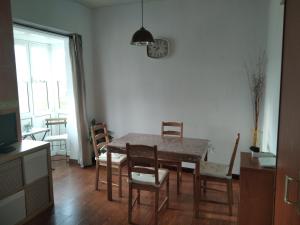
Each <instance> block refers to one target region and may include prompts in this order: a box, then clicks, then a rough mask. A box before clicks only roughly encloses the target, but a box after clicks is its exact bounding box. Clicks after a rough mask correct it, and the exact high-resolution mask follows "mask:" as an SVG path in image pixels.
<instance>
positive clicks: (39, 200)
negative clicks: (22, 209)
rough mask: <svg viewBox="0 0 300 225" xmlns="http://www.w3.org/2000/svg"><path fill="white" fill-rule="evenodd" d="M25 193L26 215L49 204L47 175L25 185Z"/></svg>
mask: <svg viewBox="0 0 300 225" xmlns="http://www.w3.org/2000/svg"><path fill="white" fill-rule="evenodd" d="M25 194H26V209H27V215H28V216H29V215H31V214H33V213H35V212H37V211H39V210H42V209H44V208H46V207H47V206H49V202H50V197H49V181H48V177H44V178H41V179H39V180H38V181H36V182H34V183H32V184H30V185H29V186H27V188H26V190H25Z"/></svg>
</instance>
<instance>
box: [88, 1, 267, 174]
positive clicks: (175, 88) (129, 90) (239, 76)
mask: <svg viewBox="0 0 300 225" xmlns="http://www.w3.org/2000/svg"><path fill="white" fill-rule="evenodd" d="M268 2H269V1H268V0H263V1H262V0H251V1H250V0H226V1H223V0H186V1H182V0H164V1H161V2H147V3H145V7H144V9H145V10H144V12H145V27H146V28H147V29H148V30H150V31H151V32H152V33H153V35H154V36H156V37H158V36H159V37H165V38H168V39H169V40H170V42H171V54H170V56H169V57H167V58H163V59H156V60H155V59H150V58H147V56H146V49H145V48H143V47H136V46H131V45H129V43H130V39H131V36H132V34H133V33H134V32H135V31H136V30H137V29H138V28H139V27H140V21H141V19H140V5H139V4H129V5H120V6H113V7H104V8H99V9H97V10H94V11H93V29H94V31H95V35H94V36H93V38H94V43H95V46H94V48H95V52H94V66H95V67H94V70H95V74H96V75H97V78H96V80H95V84H96V85H97V86H98V88H97V91H96V96H97V98H98V99H97V101H98V102H97V105H96V112H97V117H96V118H97V119H98V120H102V121H106V122H107V123H108V125H109V129H110V130H112V131H113V132H114V136H115V137H119V136H121V135H124V134H126V133H127V132H145V133H156V134H159V133H160V122H161V121H162V120H180V121H183V122H184V136H186V137H199V138H208V139H210V140H212V144H213V146H214V147H215V152H214V153H212V154H210V156H209V158H210V159H211V160H213V161H216V162H226V163H228V162H229V159H230V155H231V152H232V149H233V144H234V138H235V135H236V133H237V132H240V133H241V142H240V146H239V151H247V150H248V148H249V146H250V144H251V129H252V127H253V122H252V121H253V120H252V118H253V117H252V116H253V115H252V108H251V101H250V94H249V87H248V81H247V77H246V75H245V72H244V66H243V65H244V63H245V61H247V60H248V58H249V57H251V56H253V55H255V54H256V53H257V52H258V50H260V49H264V48H265V47H266V38H267V32H266V30H267V20H268ZM234 173H239V155H237V158H236V164H235V168H234Z"/></svg>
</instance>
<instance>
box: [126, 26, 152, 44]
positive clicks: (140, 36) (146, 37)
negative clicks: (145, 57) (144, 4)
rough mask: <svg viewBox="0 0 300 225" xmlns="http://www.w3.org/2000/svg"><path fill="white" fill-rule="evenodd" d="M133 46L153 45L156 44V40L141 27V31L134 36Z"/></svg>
mask: <svg viewBox="0 0 300 225" xmlns="http://www.w3.org/2000/svg"><path fill="white" fill-rule="evenodd" d="M131 44H132V45H139V46H145V45H152V44H154V39H153V36H152V34H151V33H150V32H149V31H148V30H146V29H145V28H144V27H141V29H139V30H138V31H136V32H135V33H134V34H133V36H132V39H131Z"/></svg>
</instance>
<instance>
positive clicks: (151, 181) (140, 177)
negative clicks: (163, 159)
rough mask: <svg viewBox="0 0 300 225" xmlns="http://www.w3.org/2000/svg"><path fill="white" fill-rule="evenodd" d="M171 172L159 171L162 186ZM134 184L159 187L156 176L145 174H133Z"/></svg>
mask: <svg viewBox="0 0 300 225" xmlns="http://www.w3.org/2000/svg"><path fill="white" fill-rule="evenodd" d="M168 173H169V171H168V170H167V169H158V181H159V183H160V184H162V182H163V181H164V179H165V178H166V176H167V175H168ZM131 176H132V182H133V183H137V184H145V185H152V186H157V185H156V184H155V175H154V174H144V173H136V172H132V173H131Z"/></svg>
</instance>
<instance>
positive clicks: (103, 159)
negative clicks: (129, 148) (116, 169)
mask: <svg viewBox="0 0 300 225" xmlns="http://www.w3.org/2000/svg"><path fill="white" fill-rule="evenodd" d="M126 158H127V157H126V155H124V154H118V153H112V154H111V163H112V164H117V165H119V164H121V163H122V162H124V161H125V160H126ZM95 159H96V160H97V158H95ZM98 159H99V161H100V163H103V164H106V163H107V153H106V152H105V153H101V155H100V156H99V158H98Z"/></svg>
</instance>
